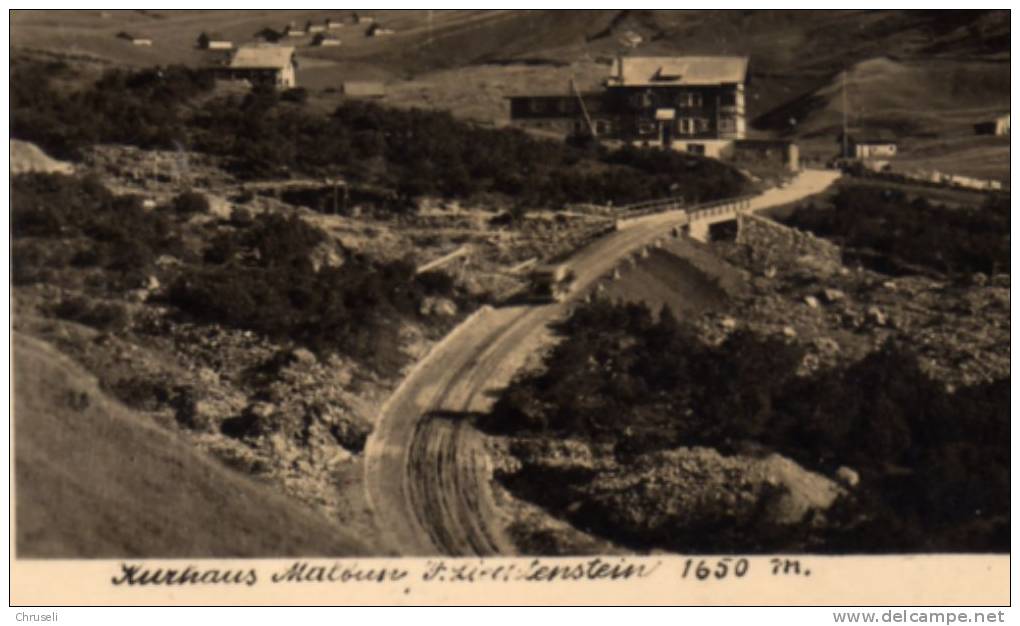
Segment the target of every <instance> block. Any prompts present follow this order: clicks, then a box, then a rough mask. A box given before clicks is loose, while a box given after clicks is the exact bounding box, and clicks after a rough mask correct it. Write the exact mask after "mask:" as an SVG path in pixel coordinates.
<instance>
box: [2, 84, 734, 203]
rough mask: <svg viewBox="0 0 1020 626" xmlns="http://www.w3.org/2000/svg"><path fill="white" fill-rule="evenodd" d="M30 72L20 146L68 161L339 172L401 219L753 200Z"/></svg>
mask: <svg viewBox="0 0 1020 626" xmlns="http://www.w3.org/2000/svg"><path fill="white" fill-rule="evenodd" d="M19 71H20V68H19ZM25 71H26V73H28V72H32V73H37V74H39V75H40V76H41V79H40V80H38V81H15V83H14V84H13V85H12V90H13V91H12V136H15V137H19V138H25V139H28V140H31V141H36V142H38V143H40V144H41V145H42V146H43V147H44V148H46V149H47V150H50V151H52V152H54V153H55V154H57V155H59V156H63V155H65V154H67V153H76V152H77V151H78V150H79V149H80V148H81V147H83V146H87V145H91V144H94V143H99V142H105V143H126V144H131V145H137V146H141V147H161V148H165V149H175V148H176V147H177V146H179V145H188V146H193V147H194V149H196V150H200V151H202V152H206V153H209V154H215V155H220V156H223V157H227V160H228V162H229V163H230V164H231V167H232V168H233V170H234V172H235V173H236V174H238V175H239V176H242V177H268V176H282V177H287V176H290V175H292V174H294V173H301V174H304V175H309V176H335V175H336V174H337V172H338V171H339V172H342V173H343V174H344V175H345V176H348V177H350V178H368V179H372V182H378V183H382V184H383V185H384V186H385V187H387V188H388V189H390V190H395V191H398V192H399V195H400V199H401V202H399V203H397V204H394V205H393V206H391V207H390V208H393V209H395V210H408V209H409V208H410V207H413V205H414V202H413V201H414V200H415V199H417V198H418V197H421V196H443V197H448V198H454V197H456V198H464V197H470V196H472V195H475V194H480V193H503V194H509V195H513V196H515V197H517V199H518V200H519V201H520V202H522V203H523V204H524V205H527V206H534V207H549V208H560V206H561V205H562V204H563V203H566V202H599V203H606V202H609V201H612V202H614V203H615V204H625V203H629V202H635V201H639V200H647V199H652V198H658V197H664V196H676V195H682V196H684V197H686V198H687V199H688V200H690V201H698V200H708V199H714V198H719V197H723V196H729V195H736V194H739V193H740V192H742V191H743V190H744V189H745V184H746V182H745V181H744V179H743V177H742V176H741V175H740V174H739V173H738V172H737V171H736V170H734V169H733V168H731V167H729V166H726V165H723V164H721V163H719V162H717V161H713V160H711V159H704V158H699V157H694V156H691V155H679V154H676V153H672V152H668V151H660V150H637V149H632V148H626V149H624V150H621V151H618V152H615V153H608V152H605V151H603V150H600V149H598V148H596V147H594V146H583V147H572V146H568V145H565V144H563V143H559V142H552V141H541V140H536V139H534V138H532V137H530V136H529V135H527V134H525V133H523V132H521V131H519V130H515V129H491V128H482V127H479V126H476V125H473V124H470V123H466V122H462V121H459V120H456V119H454V118H453V117H452V116H451V115H450V114H449V113H445V112H439V111H425V110H420V109H411V110H404V109H396V108H385V107H382V106H380V105H378V104H375V103H371V102H363V101H345V102H344V103H343V104H341V105H340V106H339V107H337V109H336V110H335V111H334V113H333V115H332V116H330V117H328V118H324V117H322V116H321V115H318V114H315V113H314V112H312V111H307V110H304V109H303V108H301V107H292V106H291V107H282V106H278V105H279V101H280V100H285V101H291V102H302V101H304V99H305V98H306V97H307V92H306V91H304V90H303V89H301V88H298V89H292V90H288V91H285V92H283V93H282V94H278V93H277V92H276V90H275V89H274V88H273V87H272V86H264V85H259V86H256V87H255V88H254V89H253V90H252V91H251V92H250V93H248V94H247V95H246V96H245V97H244V98H240V99H239V98H236V97H225V98H212V99H208V100H206V101H205V102H203V103H202V104H200V105H195V106H194V107H191V108H185V107H184V106H183V105H184V104H185V103H186V102H187V101H188V100H190V99H192V98H193V97H194V96H196V95H198V94H201V93H204V92H205V91H206V90H207V89H208V85H207V84H206V82H205V81H206V80H207V79H205V78H202V77H201V74H200V73H195V72H192V71H190V70H184V69H182V68H167V69H164V70H158V71H157V70H144V71H136V72H126V71H120V70H118V71H111V72H109V73H108V74H106V75H104V77H103V78H102V79H101V80H100V81H98V82H97V83H95V84H94V85H92V86H90V87H88V88H86V89H83V90H81V91H76V92H70V93H67V92H65V91H61V90H57V89H55V88H53V87H52V85H51V84H50V82H51V80H50V79H51V77H52V73H53V71H54V70H48V69H47V68H46V67H45V66H39V67H35V66H32V67H28V68H26V69H25ZM28 83H31V84H28Z"/></svg>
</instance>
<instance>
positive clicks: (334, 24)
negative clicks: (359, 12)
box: [326, 18, 344, 30]
mask: <svg viewBox="0 0 1020 626" xmlns="http://www.w3.org/2000/svg"><path fill="white" fill-rule="evenodd" d="M343 27H344V22H343V20H334V19H332V18H327V19H326V30H336V29H338V28H343Z"/></svg>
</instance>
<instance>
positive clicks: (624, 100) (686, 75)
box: [510, 56, 748, 156]
mask: <svg viewBox="0 0 1020 626" xmlns="http://www.w3.org/2000/svg"><path fill="white" fill-rule="evenodd" d="M747 72H748V59H747V57H732V56H682V57H639V56H633V57H620V58H617V59H616V60H615V61H614V63H613V67H612V70H611V72H610V75H609V76H608V77H607V79H606V81H605V89H603V90H602V91H599V92H589V93H579V92H577V91H574V92H573V93H564V94H562V95H558V96H512V97H510V120H511V123H512V124H514V125H518V126H522V127H533V128H534V127H537V128H547V129H548V128H557V129H559V130H563V131H567V132H568V133H569V134H587V135H593V136H596V137H598V138H601V139H609V140H613V141H620V142H624V143H630V144H634V145H643V146H656V147H663V148H670V149H673V150H678V151H682V152H691V153H695V154H704V155H708V156H719V155H720V153H721V152H722V151H723V150H724V149H726V148H727V147H729V146H730V145H731V144H732V143H733V141H734V140H738V139H743V138H744V137H745V136H746V117H745V115H746V114H745V108H744V86H745V84H746V82H747Z"/></svg>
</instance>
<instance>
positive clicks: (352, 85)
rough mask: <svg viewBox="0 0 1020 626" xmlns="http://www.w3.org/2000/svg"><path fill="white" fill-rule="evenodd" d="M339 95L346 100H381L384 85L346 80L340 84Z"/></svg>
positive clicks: (370, 81) (369, 81)
mask: <svg viewBox="0 0 1020 626" xmlns="http://www.w3.org/2000/svg"><path fill="white" fill-rule="evenodd" d="M340 93H341V94H343V95H344V96H346V97H348V98H382V97H384V96H385V95H386V85H384V84H383V83H381V82H378V81H372V80H348V81H345V82H343V83H341V85H340Z"/></svg>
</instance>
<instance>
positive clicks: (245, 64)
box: [215, 44, 297, 88]
mask: <svg viewBox="0 0 1020 626" xmlns="http://www.w3.org/2000/svg"><path fill="white" fill-rule="evenodd" d="M294 70H295V55H294V47H293V46H276V45H272V44H255V45H248V46H241V47H240V48H238V49H237V51H236V52H235V53H234V56H233V57H231V59H230V62H229V63H227V65H226V66H225V67H221V68H216V69H215V72H216V74H217V76H218V77H219V78H221V79H223V80H235V81H242V80H243V81H248V82H249V83H253V84H254V83H269V84H272V85H276V86H277V87H283V88H291V87H294V86H296V85H297V79H296V77H295V71H294Z"/></svg>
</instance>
